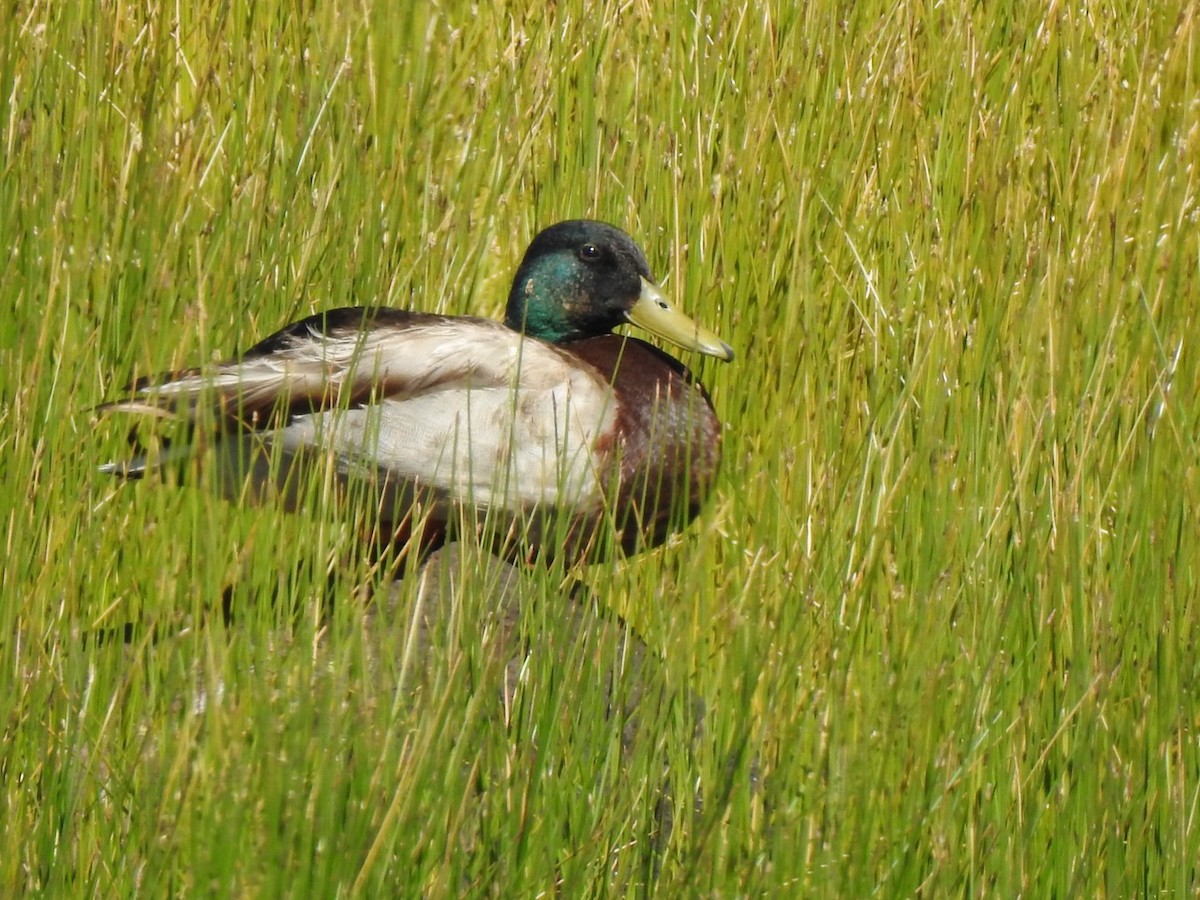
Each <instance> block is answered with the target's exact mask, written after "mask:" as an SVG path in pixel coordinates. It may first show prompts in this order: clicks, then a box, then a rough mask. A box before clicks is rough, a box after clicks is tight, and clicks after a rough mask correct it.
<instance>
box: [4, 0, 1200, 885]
mask: <svg viewBox="0 0 1200 900" xmlns="http://www.w3.org/2000/svg"><path fill="white" fill-rule="evenodd" d="M302 6H304V7H306V8H304V9H301V8H299V7H296V6H294V5H289V4H282V3H273V2H270V0H267V2H258V3H251V2H246V0H231V2H228V3H223V4H188V3H181V4H176V3H166V4H128V3H124V2H120V0H111V2H105V0H93V2H84V3H66V2H63V3H48V2H27V3H17V4H15V5H13V4H9V6H8V8H7V9H6V11H5V13H4V14H3V17H0V153H2V157H0V234H2V240H0V247H2V248H3V252H4V264H3V266H2V267H0V311H2V312H3V315H2V316H0V448H2V450H0V453H2V457H0V459H2V460H3V465H2V466H0V498H2V505H0V511H2V512H3V516H4V533H5V546H4V564H3V567H2V572H0V672H3V679H4V682H3V690H2V691H0V728H2V739H0V835H2V837H0V894H3V895H5V896H17V895H19V894H21V893H23V892H38V893H44V894H47V895H53V896H132V895H133V894H134V893H140V894H142V895H145V896H163V895H189V894H209V893H215V894H218V895H220V894H225V895H229V894H233V895H241V896H279V895H284V894H286V895H298V896H304V895H311V896H321V897H330V896H340V895H361V896H447V895H449V896H453V895H486V896H499V897H516V896H534V895H537V894H542V893H546V894H550V893H561V895H562V896H570V897H574V896H613V895H623V894H642V893H645V892H651V891H658V890H661V891H662V892H663V894H664V895H665V896H679V895H684V896H686V895H689V894H691V895H712V896H731V895H736V894H743V895H760V894H768V895H771V894H773V895H776V896H785V895H786V896H803V895H814V896H844V897H856V896H868V895H882V896H908V895H913V894H922V895H926V896H947V895H956V894H959V895H960V894H970V895H982V894H990V895H994V896H998V897H1011V896H1018V895H1020V896H1029V897H1044V896H1059V897H1067V896H1114V897H1119V896H1134V895H1156V894H1169V895H1174V896H1186V895H1190V894H1191V893H1192V891H1193V890H1194V889H1195V886H1196V884H1197V882H1198V880H1200V864H1198V862H1197V860H1200V824H1198V823H1197V808H1198V807H1200V734H1198V727H1200V700H1198V699H1197V684H1198V683H1200V671H1198V669H1200V657H1197V654H1196V647H1197V646H1200V611H1198V610H1197V603H1196V601H1197V599H1198V598H1200V527H1198V522H1197V517H1198V512H1197V510H1198V508H1200V469H1198V468H1197V463H1196V460H1197V439H1198V437H1200V425H1198V424H1197V413H1198V410H1197V407H1196V399H1195V398H1196V392H1197V388H1198V387H1200V363H1198V352H1197V346H1196V335H1197V334H1198V333H1200V322H1198V321H1197V314H1198V311H1200V291H1198V273H1200V238H1198V234H1200V223H1198V221H1197V220H1198V217H1200V205H1198V196H1197V195H1198V190H1200V175H1198V172H1197V165H1198V162H1200V99H1198V98H1200V40H1198V30H1200V22H1198V17H1197V14H1196V11H1195V9H1194V8H1193V6H1192V5H1190V4H1188V3H1182V2H1178V3H1170V2H1168V3H1155V4H1142V3H1118V4H1115V5H1111V6H1107V7H1103V8H1100V7H1093V6H1091V5H1089V4H1055V3H1051V4H1007V3H997V4H970V5H965V4H942V5H939V4H921V3H914V4H890V3H889V4H884V3H869V2H868V3H859V4H832V3H809V4H795V3H788V2H779V3H767V4H762V3H737V2H734V3H720V4H719V3H707V4H705V3H700V2H691V3H683V2H681V3H674V4H652V3H637V2H597V3H584V2H580V0H566V2H562V3H558V4H545V3H517V4H512V3H496V2H481V3H474V4H466V3H462V4H454V3H451V4H445V5H437V4H422V3H411V4H388V3H372V2H371V0H365V2H360V3H328V4H304V5H302ZM307 7H311V8H307ZM577 216H588V217H593V218H599V219H604V220H608V221H611V222H613V223H614V224H616V225H618V226H620V227H622V228H624V229H625V230H627V231H629V232H630V233H631V234H632V235H633V236H634V237H635V238H636V239H637V240H638V242H639V243H640V244H641V245H642V246H643V247H644V249H645V250H646V253H647V255H648V257H649V259H650V262H651V266H652V268H653V269H654V271H655V274H656V275H657V276H658V277H659V278H660V279H661V278H664V276H665V290H666V292H667V293H668V294H669V295H670V296H671V297H672V298H673V299H674V300H675V301H676V302H677V303H678V304H679V305H680V306H681V307H682V308H684V309H686V310H687V311H688V312H689V313H690V314H692V315H693V316H695V317H696V318H697V319H698V320H700V321H703V322H705V323H707V324H709V325H710V326H712V327H713V328H714V330H716V331H717V332H718V333H720V335H721V336H722V337H723V338H724V339H725V340H727V341H728V342H729V343H730V344H731V345H732V346H733V347H734V349H735V350H736V352H737V354H738V359H737V361H736V362H735V363H734V364H732V365H729V366H724V365H719V364H714V363H711V362H703V361H701V360H700V359H698V358H689V359H688V362H689V363H690V364H692V365H694V366H695V367H696V368H697V370H698V371H699V373H700V375H701V377H702V378H703V379H704V381H705V382H706V383H707V384H708V385H709V387H710V389H711V392H712V395H713V399H714V404H715V406H716V408H717V410H718V412H719V413H720V415H721V416H722V418H723V419H724V420H725V421H726V422H728V424H729V428H728V432H727V435H726V444H725V449H726V456H725V464H724V468H723V470H722V474H721V479H720V482H719V484H718V487H717V491H716V497H715V500H714V502H713V503H712V504H711V506H710V508H709V509H708V510H707V511H706V513H705V514H704V515H703V516H702V517H701V519H700V520H699V521H698V522H697V523H696V524H695V525H694V526H693V527H692V528H691V529H689V530H688V531H687V532H686V533H685V534H683V535H681V536H680V537H679V538H678V539H677V540H674V541H672V542H671V543H670V544H669V545H668V546H666V547H664V548H661V549H660V550H657V551H655V552H654V553H651V554H647V555H644V556H642V557H637V558H634V559H631V560H629V561H626V562H624V563H620V564H606V565H602V566H595V567H592V568H590V569H584V570H579V571H572V570H564V569H563V568H561V567H557V568H555V567H552V568H549V569H530V570H528V571H523V572H521V573H520V574H519V582H520V583H519V585H518V591H519V595H520V616H519V619H520V621H519V628H520V634H521V635H523V636H524V639H525V641H526V643H527V644H528V645H529V646H530V647H532V648H533V649H532V650H531V652H530V653H529V655H528V658H527V660H526V661H525V663H524V669H523V671H521V672H520V684H519V686H518V688H517V690H516V693H515V694H513V695H511V696H509V697H508V698H507V700H504V699H502V698H501V692H500V691H499V690H498V685H499V684H500V683H502V682H503V680H504V679H503V678H501V677H500V675H501V673H500V672H499V671H498V669H499V668H500V667H501V666H502V665H503V661H501V662H500V663H496V662H495V661H494V660H493V659H492V657H490V656H489V655H488V653H487V646H488V644H489V641H490V640H491V637H492V634H493V631H492V626H491V624H489V623H490V621H491V620H490V618H489V613H490V612H491V611H492V610H490V608H489V602H490V601H489V598H492V597H493V596H494V594H493V592H492V591H491V586H490V584H489V578H491V577H492V576H491V575H490V574H489V571H490V570H488V569H487V568H486V567H484V566H483V565H481V564H480V560H479V559H478V558H477V556H476V557H475V558H472V551H470V550H469V549H468V550H466V551H464V553H463V554H462V556H461V565H460V571H459V572H458V573H457V577H458V579H459V581H460V583H461V584H462V586H463V590H462V591H461V596H460V601H459V603H458V605H456V606H455V608H454V609H453V610H451V611H449V612H448V614H447V619H446V621H447V628H446V629H445V630H444V632H443V636H442V638H440V639H439V640H438V641H435V642H434V643H435V644H436V646H435V647H434V648H433V649H434V652H431V653H428V654H425V655H420V654H417V653H415V652H414V651H413V643H414V642H413V641H411V640H409V638H410V637H411V633H410V632H411V629H410V628H409V625H408V622H409V621H410V620H411V616H412V613H411V609H412V606H413V604H415V603H417V602H418V601H419V600H420V599H421V597H420V596H419V594H420V592H419V591H418V590H417V587H418V585H417V584H416V582H415V581H413V580H409V581H406V582H405V584H404V585H403V586H402V587H401V588H398V589H396V591H395V592H394V593H398V594H399V595H400V596H399V597H398V598H397V600H398V602H396V603H395V604H392V605H389V606H386V608H385V609H383V610H382V611H374V610H377V609H378V608H379V607H380V606H381V604H379V603H373V602H371V601H370V600H369V599H367V598H368V597H369V595H372V594H373V595H374V596H375V597H376V598H378V597H380V596H382V595H384V594H386V593H387V588H386V586H384V585H382V584H381V583H380V577H379V576H378V573H374V572H371V571H369V570H367V568H366V565H365V563H363V562H361V560H359V558H358V557H357V556H356V554H355V552H354V551H355V537H354V534H355V532H354V528H353V527H352V526H351V525H348V524H347V523H345V522H343V521H341V520H340V519H339V518H338V517H337V516H336V515H335V514H334V513H333V512H332V511H330V510H327V509H324V508H320V505H319V504H317V505H316V506H317V507H318V509H316V510H314V512H313V514H312V515H309V516H292V515H288V514H286V513H283V512H280V511H278V510H275V509H272V508H242V507H239V506H237V505H233V504H227V503H224V502H223V501H221V500H219V499H217V498H215V497H213V496H212V495H211V494H210V493H208V492H206V491H205V490H203V485H202V484H200V485H199V486H192V485H184V486H163V485H159V484H155V483H154V482H153V481H147V482H144V483H140V484H132V485H131V484H119V483H117V482H115V481H114V480H112V479H110V478H108V477H105V476H103V475H101V474H100V473H98V472H97V470H96V466H97V465H98V464H99V463H101V462H104V461H107V460H108V459H111V458H113V457H114V456H119V455H120V452H121V450H122V448H123V445H124V440H125V434H124V430H125V428H126V427H127V423H125V422H121V421H117V420H113V419H102V420H99V421H97V420H96V419H95V417H94V416H93V414H92V412H91V410H92V409H93V407H95V406H96V405H97V404H99V403H101V402H103V401H104V400H106V399H110V398H112V397H113V396H115V395H116V394H117V393H118V392H119V389H120V388H121V387H122V385H123V384H124V383H126V382H127V381H129V380H130V379H131V378H132V377H134V376H137V375H139V374H146V373H147V372H150V371H158V370H162V369H170V368H174V367H179V366H185V365H192V364H196V363H197V362H202V361H207V360H215V359H223V358H227V357H229V356H231V355H233V354H235V353H236V352H237V351H238V350H241V349H245V348H247V347H249V346H250V344H252V343H253V342H254V341H255V340H256V339H257V338H259V337H262V336H264V335H266V334H268V333H270V332H271V331H273V330H275V329H276V328H277V327H279V326H282V325H283V324H285V323H287V322H289V321H292V320H294V319H297V318H299V317H301V316H302V315H306V314H308V313H310V312H313V311H317V310H320V309H325V308H330V307H333V306H340V305H348V304H387V305H391V306H396V307H401V308H414V309H421V310H430V311H445V312H450V313H455V314H465V313H471V314H482V315H492V316H498V315H499V314H500V313H501V309H502V305H503V302H504V299H505V296H506V292H507V288H508V280H509V278H510V277H511V275H512V272H513V269H514V267H515V265H516V263H517V261H518V259H519V257H520V254H521V252H522V251H523V250H524V247H525V245H526V243H527V241H528V240H529V238H530V237H531V236H532V235H533V234H534V233H535V232H536V231H537V230H538V229H539V228H540V227H542V226H545V225H548V224H550V223H552V222H554V221H557V220H559V219H564V218H570V217H577ZM200 481H203V479H200ZM573 579H581V580H582V581H583V582H584V584H585V585H586V586H587V588H588V590H589V591H590V593H591V596H592V597H594V598H595V601H596V602H597V603H598V605H599V606H600V607H602V608H604V609H608V610H612V611H615V612H617V613H619V614H621V615H623V616H625V617H626V618H627V619H628V620H629V621H630V622H631V623H633V625H634V626H635V627H636V628H637V630H638V632H639V633H640V634H641V635H642V637H643V638H644V640H645V642H646V644H647V646H648V648H649V652H650V654H651V655H652V656H657V657H661V662H662V666H661V670H662V671H661V673H659V675H660V676H661V678H662V679H663V680H664V683H666V684H669V685H671V686H672V688H671V690H667V691H664V692H663V693H662V694H661V695H660V694H658V693H654V692H652V701H651V702H643V704H642V706H643V708H642V710H641V712H640V729H639V732H640V739H639V740H638V741H636V742H635V743H634V744H633V745H632V747H631V748H626V749H625V750H622V724H621V722H620V721H618V718H617V717H613V716H609V715H607V712H608V711H609V708H610V706H611V705H612V704H611V702H610V690H611V689H612V687H611V685H609V683H608V680H607V676H606V675H605V673H606V672H607V671H608V668H610V666H609V664H610V663H611V662H612V661H613V659H614V658H615V657H616V656H617V655H618V654H619V653H621V652H623V651H622V650H621V648H620V647H619V646H618V645H616V644H614V643H612V642H609V643H608V644H604V643H603V642H601V644H602V646H601V647H600V649H599V650H593V649H591V648H590V645H586V641H584V640H583V638H585V637H587V636H588V632H589V631H590V627H589V626H588V625H587V624H581V622H580V620H579V619H577V618H572V617H568V616H565V615H562V614H561V612H560V610H561V601H562V596H563V594H564V592H565V591H566V590H567V589H568V587H569V585H570V584H571V582H572V580H573ZM223 594H225V599H226V601H227V605H229V606H230V607H231V609H232V610H233V611H234V621H233V622H232V623H231V624H227V623H226V622H225V621H224V618H223V616H222V615H220V611H221V607H222V603H223V600H222V597H223ZM330 596H335V597H336V604H335V605H334V607H333V612H332V613H330V612H329V611H328V604H327V602H326V601H327V599H328V597H330ZM597 621H598V620H597ZM127 625H128V626H131V627H130V628H129V629H128V632H129V641H128V642H125V641H123V640H120V639H109V640H100V639H99V636H102V635H108V636H109V637H110V638H111V637H112V636H113V635H117V636H118V637H120V635H121V633H122V631H123V630H124V629H125V627H126V626H127ZM547 647H549V648H550V650H551V651H552V652H539V648H540V651H545V649H546V648H547ZM616 668H617V669H619V668H620V666H617V667H616ZM624 687H625V686H622V685H618V686H617V690H624ZM687 691H691V692H692V693H694V695H695V696H697V697H699V698H701V699H702V700H703V701H704V702H705V704H706V706H707V717H706V721H705V727H704V729H703V731H701V732H700V733H699V734H695V733H694V723H693V721H692V715H691V708H690V707H691V704H690V701H689V700H688V699H687V698H686V696H684V695H685V694H686V692H687ZM665 787H667V788H669V794H670V795H671V796H673V797H674V804H673V806H674V813H673V827H671V828H670V829H667V828H666V827H665V825H664V813H663V808H664V806H666V805H667V804H665V802H664V801H662V799H661V798H662V797H663V796H664V788H665Z"/></svg>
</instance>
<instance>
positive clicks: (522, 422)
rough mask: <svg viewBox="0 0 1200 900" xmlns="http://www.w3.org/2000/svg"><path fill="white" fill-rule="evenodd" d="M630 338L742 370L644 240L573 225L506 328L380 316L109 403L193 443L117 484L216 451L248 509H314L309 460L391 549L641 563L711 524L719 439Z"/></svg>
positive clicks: (300, 328)
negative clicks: (468, 540)
mask: <svg viewBox="0 0 1200 900" xmlns="http://www.w3.org/2000/svg"><path fill="white" fill-rule="evenodd" d="M625 323H633V324H634V325H637V326H640V327H641V328H644V329H645V330H647V331H649V332H650V333H652V334H654V335H657V336H658V337H661V338H663V339H665V340H667V341H671V342H673V343H675V344H677V345H679V346H681V347H684V348H686V349H689V350H694V351H697V352H699V353H702V354H706V355H708V356H714V357H716V358H718V359H721V360H726V361H729V360H732V359H733V351H732V349H730V347H729V345H728V344H726V343H725V342H723V341H721V340H720V339H719V338H718V337H717V336H716V335H715V334H713V333H712V332H710V331H708V330H707V329H705V328H702V327H700V326H699V325H697V324H696V323H694V322H693V321H692V320H691V319H689V318H688V317H687V316H685V315H684V314H683V313H681V312H679V311H677V310H676V309H674V308H673V307H672V305H671V304H670V303H669V302H668V300H667V299H666V298H665V297H664V295H663V293H662V291H661V290H660V289H659V288H658V287H657V286H656V284H655V282H654V280H653V279H652V278H651V275H650V268H649V266H648V265H647V263H646V258H645V256H644V255H643V253H642V251H641V250H640V249H639V248H638V246H637V244H635V243H634V241H633V240H632V239H631V238H630V237H629V235H627V234H626V233H625V232H623V231H621V230H620V229H618V228H615V227H613V226H611V225H606V224H604V223H602V222H594V221H588V220H577V221H569V222H560V223H559V224H557V225H554V226H551V227H550V228H547V229H546V230H544V231H542V232H541V233H539V234H538V235H537V236H536V237H535V238H534V240H533V242H532V243H531V244H530V245H529V249H528V250H527V251H526V253H525V256H524V258H523V260H522V262H521V265H520V267H519V268H518V269H517V273H516V277H515V278H514V280H513V285H512V290H511V292H510V293H509V298H508V307H507V311H506V316H505V320H504V322H503V323H500V322H495V321H492V320H489V319H482V318H475V317H466V316H462V317H455V316H444V315H434V314H429V313H418V312H402V311H399V310H393V309H373V308H363V307H353V308H343V309H334V310H330V311H328V312H324V313H319V314H317V315H314V316H310V317H308V318H306V319H304V320H302V321H300V322H296V323H295V324H293V325H289V326H287V327H286V328H284V329H283V330H281V331H278V332H276V333H275V334H273V335H271V336H270V337H268V338H266V339H265V340H263V341H261V342H260V343H258V344H256V345H255V346H253V347H252V348H250V350H248V351H247V352H246V353H245V354H244V355H243V356H242V357H241V358H240V359H236V360H233V361H230V362H227V363H224V364H221V365H218V366H216V367H212V368H208V369H192V370H187V371H182V372H175V373H169V374H165V375H161V376H156V377H152V378H148V379H143V380H141V381H139V382H137V383H135V384H134V385H133V386H132V387H131V388H130V389H129V393H128V396H127V397H126V398H125V399H121V400H117V401H115V402H113V403H109V404H106V405H105V407H103V408H104V409H106V410H109V411H123V412H129V413H137V414H144V415H149V416H156V417H171V418H176V419H181V420H183V421H184V422H186V423H187V425H188V428H187V430H188V432H189V434H190V435H191V436H192V439H191V440H188V441H186V442H185V443H186V446H179V445H178V444H176V445H172V446H170V447H168V448H166V449H164V450H162V451H161V452H158V453H154V454H151V453H147V452H140V453H139V454H138V455H137V456H136V457H135V458H133V459H130V460H126V461H123V462H116V463H110V464H108V465H106V466H103V467H102V469H103V471H106V472H109V473H112V474H114V475H118V476H122V477H124V478H140V477H142V476H143V475H145V474H147V473H148V472H149V471H151V470H153V469H158V468H161V467H163V466H166V465H168V464H170V463H172V462H176V461H178V460H180V459H183V458H186V457H190V456H194V455H196V451H197V449H198V448H199V447H200V446H203V445H207V446H209V447H211V448H212V449H213V450H214V451H215V452H217V453H218V454H219V456H218V459H219V462H220V465H219V466H218V467H217V469H216V471H218V472H223V473H225V477H227V478H228V481H225V482H223V483H224V484H225V487H226V490H227V491H228V492H229V493H231V494H235V495H238V496H245V495H246V492H247V490H248V488H247V486H248V485H249V486H250V490H251V491H252V493H253V495H254V496H255V497H256V498H258V499H261V495H262V494H263V493H264V491H265V492H267V493H270V494H272V495H274V496H277V497H278V498H279V499H281V500H282V501H283V502H284V503H285V505H287V506H288V507H289V508H291V509H293V510H302V509H303V508H305V507H306V505H307V504H308V503H310V502H312V498H313V497H314V496H315V493H314V491H313V490H312V489H311V482H312V479H311V478H310V479H308V483H309V490H308V491H307V492H306V491H305V490H303V489H301V487H300V486H301V485H302V484H304V482H305V480H304V479H303V478H301V477H298V476H297V469H298V466H297V463H299V462H301V461H306V462H308V463H311V464H313V465H314V467H315V468H313V469H310V470H308V471H310V472H312V471H320V472H330V471H333V472H335V473H336V479H335V480H336V482H338V483H339V484H340V486H341V488H342V489H347V488H352V486H354V485H358V486H359V489H360V493H359V494H357V496H358V497H359V499H360V501H361V499H362V498H363V497H367V498H369V500H370V504H371V505H372V506H374V507H375V508H376V509H377V510H378V526H379V533H380V534H381V535H383V537H384V538H385V539H386V540H387V541H389V542H394V543H396V544H397V545H404V544H406V543H412V544H416V545H417V546H418V549H419V550H421V551H425V550H429V549H432V548H434V547H436V546H438V545H440V543H441V542H442V541H443V540H444V539H445V538H446V536H447V533H448V532H449V533H451V534H457V533H459V532H460V531H461V530H462V529H463V528H464V527H466V528H472V527H475V528H478V527H479V526H481V525H484V524H486V525H487V526H488V528H489V533H490V534H491V535H493V540H496V541H497V542H498V543H499V544H501V545H503V549H504V551H505V552H506V553H507V554H508V555H509V556H514V555H518V556H519V555H521V554H526V555H531V556H532V555H554V554H556V553H561V552H563V551H564V550H565V551H566V552H567V553H568V554H571V555H576V556H583V557H587V558H597V557H600V556H603V555H604V554H605V552H606V551H607V550H609V549H611V548H612V547H613V546H616V547H620V548H622V549H623V550H624V551H625V552H626V553H633V552H637V551H638V550H641V549H646V548H648V547H652V546H655V545H657V544H659V543H661V542H662V541H663V540H664V539H665V538H666V537H667V535H669V534H670V533H671V532H672V530H674V529H676V528H682V527H683V526H685V525H686V524H687V523H688V522H690V521H691V520H692V519H693V518H694V517H695V516H696V514H697V513H698V512H699V510H700V508H701V506H702V504H703V502H704V500H705V498H706V497H707V495H708V494H709V492H710V490H711V488H712V484H713V480H714V476H715V474H716V471H717V465H718V462H719V459H720V448H721V426H720V422H719V421H718V420H717V416H716V414H715V413H714V411H713V408H712V403H711V401H710V400H709V397H708V394H707V392H706V391H705V390H704V388H703V387H702V386H701V385H700V384H699V383H698V382H697V381H696V380H695V379H694V378H693V376H692V374H691V373H690V372H689V370H688V369H687V367H685V366H684V365H683V363H681V362H680V361H679V360H677V359H675V358H673V357H671V356H669V355H668V354H666V353H664V352H663V351H661V350H659V349H657V348H656V347H654V346H652V345H651V344H648V343H646V342H644V341H641V340H638V339H636V338H633V337H626V336H621V335H615V334H612V331H613V329H614V328H615V327H617V326H618V325H623V324H625ZM331 463H332V465H331ZM363 489H365V491H366V493H362V492H361V491H362V490H363ZM346 493H348V494H353V493H354V491H353V490H352V489H350V490H346ZM606 535H611V537H608V536H606Z"/></svg>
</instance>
